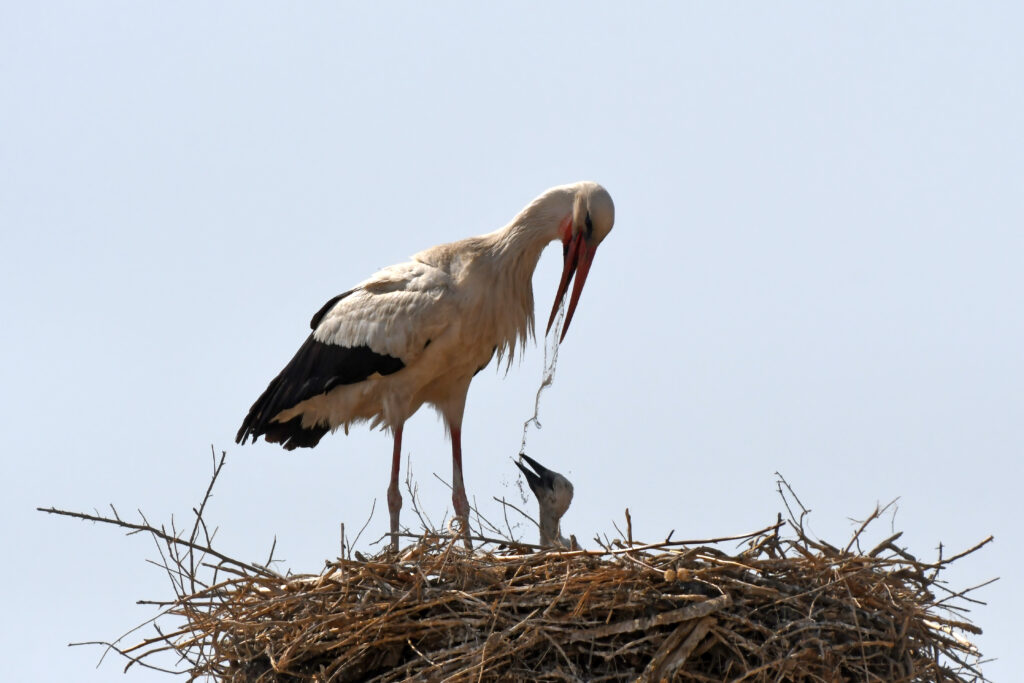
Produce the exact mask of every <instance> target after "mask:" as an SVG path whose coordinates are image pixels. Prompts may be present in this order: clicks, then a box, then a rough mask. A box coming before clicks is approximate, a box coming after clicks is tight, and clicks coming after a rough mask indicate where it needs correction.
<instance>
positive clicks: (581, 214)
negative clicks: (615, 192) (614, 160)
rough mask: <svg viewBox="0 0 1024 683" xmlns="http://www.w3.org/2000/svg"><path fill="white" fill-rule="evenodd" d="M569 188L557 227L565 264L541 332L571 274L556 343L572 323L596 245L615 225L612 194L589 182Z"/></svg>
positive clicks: (559, 302)
mask: <svg viewBox="0 0 1024 683" xmlns="http://www.w3.org/2000/svg"><path fill="white" fill-rule="evenodd" d="M571 187H573V188H575V196H574V197H573V203H572V212H571V213H569V214H568V215H567V216H565V217H564V218H563V219H562V221H561V223H559V226H558V236H559V238H560V239H561V240H562V253H563V256H564V258H565V264H564V265H563V267H562V279H561V281H559V283H558V292H557V293H556V294H555V305H554V306H552V307H551V317H550V318H548V327H547V330H546V331H545V334H547V333H548V332H550V331H551V325H552V324H553V323H554V322H555V315H556V314H557V313H558V307H559V306H560V305H561V303H562V301H563V299H565V295H566V292H568V291H569V281H570V280H572V278H573V274H575V275H576V282H575V284H574V285H573V288H572V295H571V296H570V298H569V310H568V312H567V313H566V314H565V325H564V326H563V327H562V336H561V338H560V339H559V340H558V341H559V342H561V341H562V340H563V339H565V333H566V332H568V331H569V323H570V322H572V314H573V313H574V312H575V311H576V304H578V303H579V300H580V294H582V293H583V285H584V283H586V281H587V274H588V273H589V272H590V264H591V263H593V262H594V254H595V253H596V252H597V246H598V245H599V244H601V241H602V240H604V238H605V237H607V236H608V233H610V232H611V231H612V225H614V224H615V204H613V203H612V196H611V195H610V194H608V190H606V189H604V188H603V187H601V186H600V185H598V184H597V183H593V182H582V183H577V184H576V185H574V186H571Z"/></svg>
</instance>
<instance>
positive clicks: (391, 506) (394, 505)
mask: <svg viewBox="0 0 1024 683" xmlns="http://www.w3.org/2000/svg"><path fill="white" fill-rule="evenodd" d="M401 464H402V428H401V427H398V428H397V429H395V450H394V453H393V454H392V456H391V485H390V486H388V512H390V513H391V549H392V550H394V551H395V552H398V513H399V511H400V510H401V509H402V494H401V493H399V492H398V469H399V467H400V466H401Z"/></svg>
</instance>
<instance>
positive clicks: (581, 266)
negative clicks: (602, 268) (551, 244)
mask: <svg viewBox="0 0 1024 683" xmlns="http://www.w3.org/2000/svg"><path fill="white" fill-rule="evenodd" d="M564 252H565V266H564V267H563V268H562V279H561V281H559V283H558V292H557V293H556V294H555V305H554V306H552V307H551V317H550V318H548V328H547V330H545V332H544V334H545V335H546V334H547V333H548V332H550V331H551V325H552V324H553V323H554V322H555V315H556V314H557V313H558V306H559V305H560V304H561V303H562V300H563V299H564V298H565V293H566V291H568V289H569V280H571V279H572V276H573V273H575V274H576V283H575V284H574V285H573V288H572V296H571V297H569V312H568V313H566V314H565V325H563V326H562V336H561V337H560V338H559V340H558V343H559V344H561V343H562V341H564V340H565V333H566V332H568V331H569V323H570V322H572V314H573V313H575V312H576V304H578V303H579V300H580V294H582V293H583V285H584V284H585V283H586V281H587V274H588V273H589V272H590V264H591V263H593V262H594V254H596V253H597V246H591V245H590V243H589V242H588V241H587V239H586V238H585V237H584V236H583V233H582V232H578V233H576V234H575V235H573V236H572V238H571V239H570V240H569V241H568V243H566V244H565V247H564Z"/></svg>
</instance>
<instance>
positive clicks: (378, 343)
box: [235, 262, 452, 450]
mask: <svg viewBox="0 0 1024 683" xmlns="http://www.w3.org/2000/svg"><path fill="white" fill-rule="evenodd" d="M449 285H450V278H449V276H448V274H447V273H446V272H445V271H443V270H442V269H440V268H436V267H434V266H431V265H428V264H425V263H419V262H411V263H403V264H400V265H397V266H391V267H390V268H385V269H384V270H381V271H380V272H378V273H376V274H375V275H373V276H372V277H371V278H370V279H368V280H366V281H365V282H362V283H360V284H359V285H358V286H356V288H355V289H352V290H349V291H348V292H345V293H344V294H339V295H338V296H336V297H334V298H333V299H331V300H330V301H328V302H327V303H326V304H325V305H324V306H323V307H322V308H321V309H320V310H319V311H317V313H316V315H314V316H313V319H312V321H310V327H312V328H313V333H312V334H310V335H309V337H308V338H307V339H306V341H305V342H304V343H303V344H302V346H301V347H300V348H299V350H298V352H297V353H296V354H295V356H294V357H293V358H292V359H291V361H289V363H288V365H286V366H285V367H284V369H283V370H282V371H281V372H280V373H279V374H278V375H277V377H275V378H274V379H273V380H272V381H271V382H270V384H269V386H267V389H266V391H264V392H263V394H262V395H261V396H260V397H259V398H258V399H256V402H255V403H254V404H253V405H252V408H250V409H249V414H248V415H246V417H245V420H243V421H242V426H241V428H240V429H239V430H238V434H237V436H236V437H235V440H236V441H237V442H238V443H245V441H246V439H247V438H248V437H249V436H252V437H253V440H254V441H255V440H256V438H258V437H259V436H261V435H266V439H267V440H268V441H281V442H282V445H284V447H285V448H288V449H289V450H290V449H291V448H295V447H296V446H315V445H316V444H317V442H319V441H320V438H321V437H322V436H323V435H324V434H326V433H327V431H328V430H329V429H330V427H331V426H330V425H320V427H322V429H319V428H318V429H316V430H309V429H308V427H307V429H306V432H307V433H306V434H305V435H304V437H303V438H302V439H301V440H297V439H296V436H295V434H294V433H293V432H294V430H281V429H276V428H275V425H280V424H281V423H275V422H274V417H275V416H277V415H278V414H279V413H281V412H282V411H284V410H288V409H289V408H292V407H294V406H296V405H297V404H299V403H301V402H302V401H305V400H307V399H310V398H313V397H314V396H319V395H321V394H325V393H327V392H328V391H330V390H331V389H333V388H334V387H336V386H340V385H345V384H355V383H357V382H362V381H363V380H365V379H367V378H369V377H371V376H373V375H390V374H392V373H394V372H398V371H399V370H401V369H402V368H404V367H405V366H407V365H409V364H410V363H413V362H415V360H416V359H417V358H418V357H419V355H420V354H421V353H422V352H423V350H424V349H425V348H426V346H427V345H429V344H430V341H431V340H432V339H433V338H434V337H436V336H437V335H439V334H441V333H442V332H443V331H444V329H445V328H446V327H447V326H448V321H450V320H451V319H452V316H451V315H450V313H451V310H450V309H451V304H450V303H449V302H448V301H447V299H446V297H445V294H446V293H448V292H449V291H450V287H449Z"/></svg>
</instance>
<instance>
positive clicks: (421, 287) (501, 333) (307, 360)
mask: <svg viewBox="0 0 1024 683" xmlns="http://www.w3.org/2000/svg"><path fill="white" fill-rule="evenodd" d="M614 221H615V206H614V204H613V203H612V198H611V195H609V194H608V192H607V191H606V190H605V189H604V188H603V187H601V186H600V185H598V184H597V183H594V182H587V181H585V182H579V183H573V184H571V185H562V186H559V187H554V188H551V189H550V190H548V191H547V192H545V193H544V194H542V195H541V196H539V197H537V199H535V200H533V202H531V203H530V204H529V205H528V206H527V207H526V208H525V209H523V210H522V211H521V212H519V214H518V215H517V216H516V217H515V218H513V219H512V221H511V222H510V223H509V224H508V225H506V226H505V227H503V228H501V229H499V230H495V231H494V232H491V233H488V234H486V235H481V236H479V237H470V238H468V239H464V240H461V241H459V242H452V243H450V244H442V245H438V246H436V247H433V248H431V249H427V250H426V251H421V252H420V253H418V254H416V255H415V256H413V257H412V260H411V261H409V262H407V263H401V264H398V265H394V266H390V267H388V268H384V269H383V270H381V271H378V272H377V273H375V274H374V275H372V276H370V278H369V279H367V280H364V281H363V282H361V283H360V284H358V285H356V286H355V287H354V288H353V289H350V290H349V291H347V292H345V293H343V294H339V295H338V296H336V297H334V298H333V299H331V300H330V301H328V302H327V303H326V304H324V305H323V306H322V307H321V308H320V310H319V311H317V312H316V314H315V315H314V316H313V319H312V320H311V321H310V327H311V328H312V329H313V332H312V334H310V335H309V337H307V338H306V341H305V342H304V343H303V344H302V346H301V347H300V348H299V350H298V352H297V353H296V354H295V357H294V358H292V359H291V361H289V363H288V364H287V365H286V366H285V367H284V369H283V370H282V371H281V372H280V373H279V374H278V375H277V377H275V378H274V379H273V380H271V382H270V385H269V386H268V387H267V389H266V391H264V392H263V394H262V395H261V396H260V397H259V398H258V399H256V402H255V403H254V404H253V405H252V408H250V410H249V414H248V415H246V417H245V420H244V421H243V422H242V426H241V428H240V429H239V430H238V436H237V437H236V441H237V442H238V443H240V444H244V443H245V442H246V439H247V438H249V437H252V439H253V441H255V440H256V439H257V438H258V437H260V436H263V437H264V438H265V439H266V440H267V441H269V442H271V443H279V444H281V445H282V446H283V447H284V448H285V449H286V450H292V449H294V448H300V447H302V448H311V447H313V446H316V445H317V444H318V443H319V442H320V439H321V438H323V436H324V435H325V434H326V433H327V432H329V431H334V430H336V429H338V428H339V427H341V428H342V429H344V430H345V432H346V433H348V429H349V426H350V425H352V424H353V423H357V422H361V421H364V420H368V421H370V422H371V426H383V427H386V428H387V429H389V430H390V431H391V433H392V435H393V436H394V449H393V451H392V458H391V484H390V486H389V487H388V510H389V512H390V515H391V538H392V546H393V547H394V548H395V549H397V548H398V530H399V527H398V520H399V510H400V509H401V507H402V496H401V494H400V493H399V491H398V472H399V465H400V460H401V451H402V426H403V425H404V424H405V421H406V420H408V419H409V417H410V416H412V414H413V413H415V412H416V411H417V410H418V409H419V407H420V406H422V405H423V404H424V403H429V404H430V405H432V406H433V407H434V408H436V409H437V411H438V412H439V413H440V414H441V416H442V417H443V418H444V422H445V425H446V428H447V431H448V434H449V436H450V437H451V443H452V503H453V505H454V508H455V514H456V515H457V517H458V518H459V520H460V522H461V528H462V530H463V534H464V535H465V540H466V545H467V546H469V545H470V537H469V501H468V499H467V497H466V488H465V485H464V484H463V480H462V445H461V431H462V415H463V411H464V408H465V405H466V393H467V391H468V390H469V384H470V381H472V379H473V376H474V375H475V374H476V373H478V372H480V370H482V369H483V368H484V367H486V366H487V364H488V363H489V362H490V360H491V358H492V357H493V356H494V355H495V354H497V356H498V359H499V362H500V360H501V359H502V358H508V362H510V363H511V360H512V357H513V354H514V352H515V349H516V346H519V347H521V348H523V347H525V345H526V339H527V337H528V336H532V335H533V290H532V286H531V280H532V278H533V271H534V269H535V268H536V266H537V261H538V260H539V259H540V254H541V251H542V250H543V249H544V247H545V246H546V245H547V244H548V243H549V242H552V241H554V240H560V241H561V243H562V253H563V258H564V265H563V267H562V277H561V279H560V281H559V283H558V290H557V292H556V293H555V303H554V305H553V306H552V308H551V316H550V317H549V319H548V326H547V332H550V331H551V325H552V323H553V322H554V320H555V315H556V313H557V311H558V308H559V305H560V304H561V303H562V301H563V300H564V298H565V296H566V293H567V292H568V290H569V283H570V281H571V280H572V279H573V276H574V274H575V283H574V284H573V288H572V294H571V296H570V297H569V306H568V310H567V313H566V317H565V324H564V326H563V328H562V336H561V338H560V339H559V342H561V341H562V340H563V339H564V338H565V334H566V332H567V331H568V329H569V323H570V322H571V321H572V316H573V313H574V312H575V310H576V305H577V303H578V302H579V298H580V294H581V292H582V291H583V285H584V283H585V282H586V280H587V274H588V273H589V272H590V265H591V263H592V262H593V260H594V254H595V253H596V251H597V247H598V245H600V244H601V241H602V240H604V238H605V237H607V235H608V233H609V232H610V231H611V229H612V224H613V223H614Z"/></svg>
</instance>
